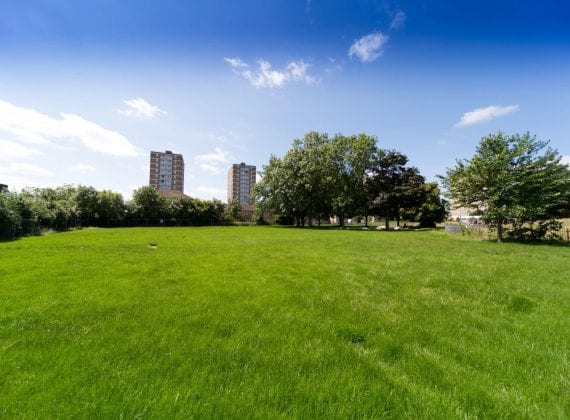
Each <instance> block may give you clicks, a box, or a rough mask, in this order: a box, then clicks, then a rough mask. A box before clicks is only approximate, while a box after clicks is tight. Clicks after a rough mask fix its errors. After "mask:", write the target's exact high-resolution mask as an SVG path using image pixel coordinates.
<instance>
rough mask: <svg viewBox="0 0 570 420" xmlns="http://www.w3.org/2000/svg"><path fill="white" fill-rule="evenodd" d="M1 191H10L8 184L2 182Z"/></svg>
mask: <svg viewBox="0 0 570 420" xmlns="http://www.w3.org/2000/svg"><path fill="white" fill-rule="evenodd" d="M0 192H8V186H7V185H6V184H0Z"/></svg>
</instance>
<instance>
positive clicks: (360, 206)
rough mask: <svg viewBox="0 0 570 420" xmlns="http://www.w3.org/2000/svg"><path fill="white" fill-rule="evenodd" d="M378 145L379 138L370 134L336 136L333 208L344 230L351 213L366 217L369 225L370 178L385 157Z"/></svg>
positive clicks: (333, 150)
mask: <svg viewBox="0 0 570 420" xmlns="http://www.w3.org/2000/svg"><path fill="white" fill-rule="evenodd" d="M376 143H377V140H376V137H374V136H369V135H366V134H359V135H357V136H342V135H336V136H335V137H334V139H333V141H332V161H333V165H334V172H333V175H332V179H333V181H334V182H333V184H332V185H331V186H330V189H331V193H332V197H331V207H332V209H333V211H334V213H336V214H337V215H338V216H339V220H340V225H341V226H344V216H345V215H346V214H350V213H351V214H354V213H362V214H364V218H365V223H366V225H368V210H369V203H368V189H367V177H368V174H369V171H370V170H371V168H372V167H374V164H375V162H376V160H377V158H378V156H379V155H381V154H382V152H381V151H380V150H379V149H378V148H377V146H376Z"/></svg>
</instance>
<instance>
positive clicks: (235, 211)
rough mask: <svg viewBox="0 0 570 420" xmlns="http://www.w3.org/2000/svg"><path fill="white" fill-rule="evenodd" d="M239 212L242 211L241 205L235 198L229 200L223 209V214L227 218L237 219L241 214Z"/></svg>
mask: <svg viewBox="0 0 570 420" xmlns="http://www.w3.org/2000/svg"><path fill="white" fill-rule="evenodd" d="M241 212H242V206H241V204H240V203H239V201H237V200H230V201H229V202H228V205H227V206H226V209H225V211H224V213H225V216H226V217H227V218H228V219H233V220H236V219H239V217H240V216H241Z"/></svg>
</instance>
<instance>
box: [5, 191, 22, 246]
mask: <svg viewBox="0 0 570 420" xmlns="http://www.w3.org/2000/svg"><path fill="white" fill-rule="evenodd" d="M21 223H22V218H21V216H20V213H19V211H18V203H17V196H16V194H15V193H9V192H4V191H1V192H0V239H11V238H14V237H15V236H17V235H18V233H19V230H20V226H21Z"/></svg>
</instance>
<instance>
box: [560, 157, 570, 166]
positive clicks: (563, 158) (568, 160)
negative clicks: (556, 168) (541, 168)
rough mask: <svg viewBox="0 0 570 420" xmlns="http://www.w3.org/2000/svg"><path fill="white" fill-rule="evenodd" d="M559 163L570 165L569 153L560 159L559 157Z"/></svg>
mask: <svg viewBox="0 0 570 420" xmlns="http://www.w3.org/2000/svg"><path fill="white" fill-rule="evenodd" d="M560 163H562V164H564V165H570V155H566V156H562V159H560Z"/></svg>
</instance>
